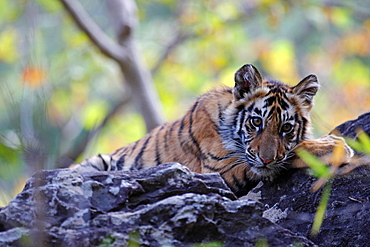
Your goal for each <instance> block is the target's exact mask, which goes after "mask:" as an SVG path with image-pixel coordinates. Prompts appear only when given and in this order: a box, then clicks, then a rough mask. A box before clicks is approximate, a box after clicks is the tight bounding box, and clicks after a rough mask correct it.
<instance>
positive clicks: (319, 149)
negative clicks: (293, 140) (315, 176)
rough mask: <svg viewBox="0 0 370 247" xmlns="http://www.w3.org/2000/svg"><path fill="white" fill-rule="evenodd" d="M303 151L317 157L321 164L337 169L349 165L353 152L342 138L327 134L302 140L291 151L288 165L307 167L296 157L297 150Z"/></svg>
mask: <svg viewBox="0 0 370 247" xmlns="http://www.w3.org/2000/svg"><path fill="white" fill-rule="evenodd" d="M301 149H304V150H306V151H308V152H310V153H311V154H313V155H315V156H316V157H318V158H319V159H320V160H321V162H322V163H324V164H326V165H329V166H335V167H339V166H341V165H343V164H349V163H350V162H351V158H352V157H353V155H354V152H353V150H352V149H351V148H350V147H349V146H348V145H347V143H346V142H345V140H344V139H343V138H342V137H339V136H336V135H332V134H328V135H325V136H323V137H320V138H317V139H312V140H303V141H301V142H300V143H299V144H298V145H297V146H296V147H295V148H294V149H293V150H292V152H294V154H293V155H292V156H293V157H292V158H290V159H289V163H290V164H291V166H292V167H293V168H305V167H308V165H307V164H306V163H305V162H304V161H303V160H302V159H301V158H299V156H298V155H297V153H298V152H299V150H301Z"/></svg>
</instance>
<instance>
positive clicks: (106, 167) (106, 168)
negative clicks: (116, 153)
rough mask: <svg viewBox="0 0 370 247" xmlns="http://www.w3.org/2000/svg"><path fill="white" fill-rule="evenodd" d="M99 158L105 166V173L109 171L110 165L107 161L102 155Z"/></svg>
mask: <svg viewBox="0 0 370 247" xmlns="http://www.w3.org/2000/svg"><path fill="white" fill-rule="evenodd" d="M98 157H99V158H100V159H101V160H102V163H103V165H104V171H108V168H109V165H108V164H107V163H106V162H105V160H104V159H103V157H101V155H100V154H98Z"/></svg>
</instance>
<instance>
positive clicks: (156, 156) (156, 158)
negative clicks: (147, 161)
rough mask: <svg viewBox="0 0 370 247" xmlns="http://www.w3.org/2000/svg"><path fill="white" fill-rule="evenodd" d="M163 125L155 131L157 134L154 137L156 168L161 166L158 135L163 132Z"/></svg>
mask: <svg viewBox="0 0 370 247" xmlns="http://www.w3.org/2000/svg"><path fill="white" fill-rule="evenodd" d="M163 128H164V125H162V126H161V128H160V129H159V130H158V131H157V134H156V135H155V138H156V140H155V162H156V163H157V166H158V165H160V164H162V162H161V157H160V154H159V134H160V132H161V131H162V130H163Z"/></svg>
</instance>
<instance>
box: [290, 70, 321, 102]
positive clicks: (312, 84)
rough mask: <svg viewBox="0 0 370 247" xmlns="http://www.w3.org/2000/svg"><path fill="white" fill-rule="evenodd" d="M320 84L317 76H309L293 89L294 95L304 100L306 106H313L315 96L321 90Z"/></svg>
mask: <svg viewBox="0 0 370 247" xmlns="http://www.w3.org/2000/svg"><path fill="white" fill-rule="evenodd" d="M319 87H320V84H319V81H318V80H317V77H316V76H315V75H309V76H307V77H305V78H304V79H303V80H301V81H300V82H299V83H298V84H297V85H296V86H294V87H293V93H294V94H296V95H298V96H299V97H301V98H302V99H303V100H304V103H305V104H306V105H311V104H312V101H313V96H315V94H316V92H317V90H319Z"/></svg>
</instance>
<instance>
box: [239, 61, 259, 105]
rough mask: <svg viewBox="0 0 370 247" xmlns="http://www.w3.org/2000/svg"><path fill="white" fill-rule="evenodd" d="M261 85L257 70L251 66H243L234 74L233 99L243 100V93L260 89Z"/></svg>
mask: <svg viewBox="0 0 370 247" xmlns="http://www.w3.org/2000/svg"><path fill="white" fill-rule="evenodd" d="M261 85H262V76H261V75H260V73H259V72H258V70H257V68H256V67H254V66H253V65H251V64H245V65H243V67H241V68H240V69H238V71H236V73H235V87H234V89H233V95H234V99H235V100H239V99H241V98H243V97H244V94H245V93H249V92H251V91H254V90H255V89H256V88H258V87H261Z"/></svg>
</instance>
